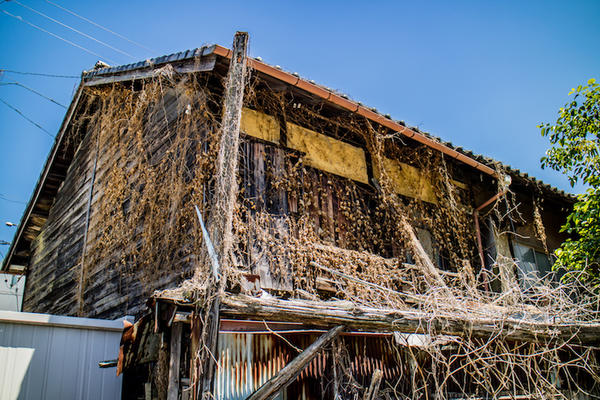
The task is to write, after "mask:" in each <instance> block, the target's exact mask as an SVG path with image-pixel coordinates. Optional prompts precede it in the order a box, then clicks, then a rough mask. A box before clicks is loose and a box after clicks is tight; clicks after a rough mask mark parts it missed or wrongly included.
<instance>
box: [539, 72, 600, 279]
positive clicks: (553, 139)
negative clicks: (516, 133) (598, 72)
mask: <svg viewBox="0 0 600 400" xmlns="http://www.w3.org/2000/svg"><path fill="white" fill-rule="evenodd" d="M569 95H573V99H572V101H570V102H569V103H567V104H566V105H565V106H564V107H563V108H561V109H560V110H559V112H558V114H559V116H558V119H557V120H556V123H555V124H542V125H540V126H539V128H541V130H542V135H543V136H546V137H548V139H549V140H550V143H551V144H552V147H551V148H550V149H549V150H548V151H547V152H546V156H545V157H542V160H541V162H542V168H544V167H549V168H552V169H555V170H557V171H560V172H562V173H564V174H565V175H566V176H567V177H568V178H569V181H570V183H571V186H573V185H575V184H576V183H578V182H583V183H584V184H585V185H587V186H588V189H587V190H586V192H585V193H583V194H581V195H579V196H578V198H577V199H578V201H577V203H576V204H575V205H574V207H573V211H572V213H571V214H570V215H569V217H568V218H567V222H566V224H565V225H564V226H563V227H562V231H563V232H567V233H569V234H570V235H571V237H572V239H567V240H566V241H565V242H564V243H563V244H562V245H561V247H560V248H559V249H558V250H557V251H556V256H557V261H556V263H555V266H556V267H563V268H565V269H566V270H568V271H583V270H585V271H586V272H588V273H589V275H588V276H589V279H591V280H595V281H596V283H598V282H600V85H599V84H598V83H596V81H595V80H594V79H590V80H589V81H588V83H587V85H586V86H582V85H580V86H578V87H577V88H575V89H572V90H571V92H570V93H569Z"/></svg>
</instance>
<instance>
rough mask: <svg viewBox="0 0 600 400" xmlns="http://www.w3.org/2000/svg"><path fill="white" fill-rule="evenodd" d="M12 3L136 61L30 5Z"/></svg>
mask: <svg viewBox="0 0 600 400" xmlns="http://www.w3.org/2000/svg"><path fill="white" fill-rule="evenodd" d="M11 2H12V3H16V4H18V5H20V6H21V7H23V8H26V9H28V10H29V11H32V12H34V13H36V14H38V15H41V16H42V17H44V18H46V19H49V20H50V21H52V22H54V23H56V24H59V25H60V26H63V27H65V28H67V29H70V30H72V31H73V32H75V33H78V34H80V35H81V36H84V37H86V38H88V39H90V40H93V41H95V42H97V43H100V44H101V45H103V46H106V47H108V48H109V49H112V50H114V51H116V52H118V53H121V54H124V55H126V56H127V57H130V58H132V59H135V57H134V56H132V55H131V54H129V53H127V52H125V51H123V50H120V49H117V48H116V47H113V46H111V45H110V44H108V43H105V42H103V41H102V40H99V39H96V38H95V37H93V36H90V35H88V34H87V33H84V32H81V31H80V30H77V29H75V28H73V27H72V26H69V25H67V24H65V23H62V22H60V21H58V20H56V19H54V18H52V17H49V16H48V15H46V14H44V13H42V12H40V11H38V10H36V9H34V8H32V7H29V6H28V5H26V4H23V3H20V2H19V1H17V0H11Z"/></svg>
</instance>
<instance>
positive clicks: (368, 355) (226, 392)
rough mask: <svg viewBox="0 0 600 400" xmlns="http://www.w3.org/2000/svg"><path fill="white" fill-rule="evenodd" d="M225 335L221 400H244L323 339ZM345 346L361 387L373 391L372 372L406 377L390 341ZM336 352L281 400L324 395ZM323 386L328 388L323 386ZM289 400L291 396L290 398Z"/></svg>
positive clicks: (321, 358)
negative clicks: (378, 370) (369, 387)
mask: <svg viewBox="0 0 600 400" xmlns="http://www.w3.org/2000/svg"><path fill="white" fill-rule="evenodd" d="M280 336H281V337H283V336H285V340H283V339H282V338H280V337H277V336H275V335H272V334H254V333H223V332H222V333H221V334H220V335H219V346H218V348H219V363H218V368H217V374H216V376H215V397H216V399H217V400H243V399H245V398H247V397H248V396H249V395H250V394H252V393H253V392H254V391H255V390H256V389H258V388H259V387H260V386H261V385H262V384H263V383H265V382H266V381H267V380H268V379H270V378H271V377H273V376H274V375H275V374H276V373H277V372H278V371H279V370H280V369H281V368H283V367H284V366H285V365H286V364H287V363H288V362H290V361H291V360H292V359H293V358H294V357H295V356H296V355H298V352H297V350H295V349H294V348H293V347H292V346H295V347H297V348H300V349H305V348H307V347H308V346H309V345H310V344H311V343H312V342H314V341H315V340H316V339H317V338H318V337H319V334H281V335H280ZM340 340H341V343H342V344H343V346H344V348H345V349H346V350H347V352H348V354H347V361H348V362H349V365H348V369H349V372H351V373H352V376H353V377H354V379H356V381H358V382H359V383H361V384H363V385H368V384H369V382H370V379H371V377H372V375H373V372H374V371H375V370H376V369H380V370H381V371H382V372H383V377H384V379H388V380H390V381H396V380H397V379H399V377H400V376H402V374H403V371H402V365H401V364H402V362H401V360H400V359H399V358H398V354H396V352H394V350H393V348H392V347H391V344H390V339H389V338H384V337H365V336H344V337H342V338H341V339H340ZM332 362H333V360H332V359H331V352H330V351H325V352H320V353H319V355H318V356H317V357H316V358H315V359H314V360H313V361H312V362H311V363H310V364H309V365H307V366H306V368H305V369H304V370H303V371H302V372H301V373H300V375H299V376H298V378H297V379H296V381H294V382H292V384H291V385H290V387H289V388H288V390H287V391H283V392H284V393H283V394H280V395H279V397H278V399H279V400H281V399H282V398H285V396H286V394H288V395H289V394H290V393H293V395H292V396H291V397H290V398H302V399H313V398H315V399H316V398H323V397H327V396H326V395H324V393H325V391H327V390H331V388H329V389H327V388H326V386H327V382H324V381H329V380H331V379H332V376H331V374H332V369H333V364H332ZM323 383H325V385H324V386H323ZM288 397H289V396H288Z"/></svg>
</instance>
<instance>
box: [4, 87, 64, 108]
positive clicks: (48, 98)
mask: <svg viewBox="0 0 600 400" xmlns="http://www.w3.org/2000/svg"><path fill="white" fill-rule="evenodd" d="M7 85H15V86H20V87H22V88H23V89H27V90H29V91H30V92H33V93H35V94H37V95H38V96H40V97H43V98H44V99H46V100H48V101H51V102H53V103H54V104H56V105H57V106H61V107H62V108H64V109H66V108H67V106H65V105H64V104H61V103H59V102H58V101H56V100H54V99H53V98H51V97H48V96H46V95H44V94H42V93H40V92H38V91H37V90H35V89H32V88H30V87H29V86H25V85H23V84H22V83H19V82H2V83H0V86H7Z"/></svg>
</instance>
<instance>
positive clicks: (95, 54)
mask: <svg viewBox="0 0 600 400" xmlns="http://www.w3.org/2000/svg"><path fill="white" fill-rule="evenodd" d="M0 11H2V12H3V13H4V14H6V15H8V16H9V17H12V18H14V19H17V20H19V21H21V22H24V23H26V24H27V25H29V26H32V27H34V28H35V29H38V30H40V31H42V32H44V33H47V34H48V35H50V36H53V37H55V38H57V39H60V40H62V41H63V42H65V43H68V44H70V45H71V46H74V47H77V48H78V49H81V50H83V51H85V52H86V53H89V54H92V55H94V56H96V57H100V58H103V59H105V60H106V61H110V62H111V63H113V64H115V62H114V61H113V60H111V59H110V58H108V57H104V56H101V55H100V54H98V53H95V52H93V51H92V50H89V49H86V48H85V47H83V46H80V45H78V44H77V43H73V42H71V41H70V40H68V39H65V38H64V37H62V36H59V35H57V34H55V33H52V32H50V31H47V30H46V29H44V28H42V27H40V26H37V25H36V24H34V23H31V22H29V21H27V20H26V19H25V18H23V17H21V16H18V15H13V14H11V13H9V12H8V11H6V10H0Z"/></svg>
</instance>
